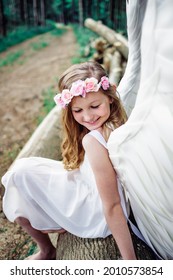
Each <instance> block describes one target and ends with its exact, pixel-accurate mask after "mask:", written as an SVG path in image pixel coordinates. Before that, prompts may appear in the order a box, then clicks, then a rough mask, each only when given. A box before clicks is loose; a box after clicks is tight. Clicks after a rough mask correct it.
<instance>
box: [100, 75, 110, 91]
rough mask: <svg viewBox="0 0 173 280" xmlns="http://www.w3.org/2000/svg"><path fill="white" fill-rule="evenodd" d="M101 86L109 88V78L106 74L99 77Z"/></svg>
mask: <svg viewBox="0 0 173 280" xmlns="http://www.w3.org/2000/svg"><path fill="white" fill-rule="evenodd" d="M101 86H102V88H103V89H104V90H107V89H108V88H109V80H108V78H107V77H106V76H103V77H102V78H101Z"/></svg>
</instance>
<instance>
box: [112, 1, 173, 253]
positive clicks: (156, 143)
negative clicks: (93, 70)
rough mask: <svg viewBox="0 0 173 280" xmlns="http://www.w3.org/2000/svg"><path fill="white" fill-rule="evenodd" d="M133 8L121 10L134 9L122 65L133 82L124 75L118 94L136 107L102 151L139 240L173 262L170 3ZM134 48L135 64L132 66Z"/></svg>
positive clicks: (172, 31) (172, 35) (172, 43)
mask: <svg viewBox="0 0 173 280" xmlns="http://www.w3.org/2000/svg"><path fill="white" fill-rule="evenodd" d="M139 2H140V1H137V0H134V1H129V4H128V5H129V6H128V7H127V8H128V9H129V14H132V11H131V12H130V10H131V9H132V8H134V7H133V5H134V6H135V5H136V7H135V8H136V14H134V18H133V22H132V24H134V25H135V22H136V24H138V23H140V26H141V37H140V36H138V35H140V34H136V47H135V46H133V47H132V51H131V52H130V56H132V59H131V58H129V59H130V60H129V62H128V63H129V64H131V65H132V67H131V66H130V65H129V66H128V72H129V69H131V70H132V71H133V73H131V77H133V78H129V76H128V75H129V74H128V73H126V74H125V76H124V78H123V79H122V81H121V84H120V88H119V92H120V95H121V96H122V99H123V100H124V104H125V105H126V107H127V106H128V100H131V104H133V105H134V103H135V102H134V100H133V98H134V94H133V96H132V98H131V96H130V92H128V91H126V90H127V89H128V86H129V87H130V88H132V89H133V90H134V89H135V90H136V96H137V98H136V103H135V106H134V109H133V110H132V112H131V114H130V117H129V119H128V121H127V123H126V124H124V125H123V126H121V127H120V128H118V129H116V130H115V131H114V132H112V134H111V135H110V137H109V140H108V143H107V145H108V151H109V154H110V158H111V161H112V163H113V165H114V167H115V169H116V171H117V173H118V176H119V180H120V181H121V183H122V185H123V186H124V190H125V193H126V196H127V197H128V199H129V201H130V203H131V207H132V210H133V213H134V216H135V219H136V222H137V224H138V227H139V229H140V231H141V232H142V234H143V236H144V238H145V240H146V241H147V243H148V244H149V245H150V246H151V247H152V248H153V249H154V250H156V251H157V252H158V253H159V254H160V255H161V257H162V258H163V259H173V72H172V69H173V12H172V11H173V1H172V0H164V1H161V0H148V1H144V0H142V1H141V2H140V3H139ZM145 2H146V3H145ZM140 5H142V7H143V12H144V14H145V16H144V17H143V18H141V16H140V13H142V11H141V10H140V9H138V8H139V6H140ZM138 21H139V22H138ZM129 24H130V21H129ZM128 28H129V29H128V31H129V36H130V38H131V34H132V35H133V36H134V37H135V34H134V32H135V28H134V26H131V25H129V26H128ZM131 28H132V29H131ZM138 47H139V48H140V50H138V52H137V56H138V57H139V59H141V62H140V60H139V61H138V62H137V60H136V61H134V59H135V52H136V50H137V49H138ZM129 48H131V44H129ZM133 52H134V53H133ZM133 63H134V64H133ZM133 68H134V69H133ZM136 69H138V71H136V72H135V70H136ZM139 72H140V75H139ZM129 73H130V72H129ZM135 75H136V76H137V80H135ZM128 78H129V79H128ZM123 83H125V85H124V87H123ZM128 83H129V85H128ZM136 83H137V84H138V87H137V85H136ZM135 90H134V91H135ZM133 93H134V92H133ZM128 109H129V111H128V113H130V111H131V108H130V107H129V108H128Z"/></svg>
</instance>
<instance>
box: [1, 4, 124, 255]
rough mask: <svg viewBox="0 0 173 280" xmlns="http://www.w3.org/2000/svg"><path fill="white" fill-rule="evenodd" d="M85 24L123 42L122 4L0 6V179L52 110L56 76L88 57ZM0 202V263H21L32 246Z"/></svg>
mask: <svg viewBox="0 0 173 280" xmlns="http://www.w3.org/2000/svg"><path fill="white" fill-rule="evenodd" d="M87 18H92V19H94V20H95V21H102V23H103V24H104V25H106V26H108V27H109V28H111V29H113V30H116V32H118V33H121V34H123V35H124V36H125V37H126V36H127V34H126V0H112V1H109V0H101V1H99V0H86V1H84V0H0V177H2V175H3V174H4V173H5V172H6V170H7V169H8V168H9V166H10V165H11V164H12V162H13V161H14V160H15V158H16V156H17V155H18V154H19V152H20V151H21V150H22V148H23V147H24V145H25V144H26V142H27V141H28V139H29V138H30V137H31V136H32V134H33V132H34V131H35V129H36V128H37V126H38V125H39V124H40V122H42V120H43V119H44V118H45V116H46V115H47V114H48V113H49V112H50V111H51V109H52V108H53V107H54V106H55V104H54V102H53V96H54V95H55V90H56V89H55V88H56V85H57V76H58V75H59V74H61V73H62V72H63V71H64V70H65V69H66V68H67V67H68V66H69V65H70V64H72V63H78V62H82V61H86V60H89V59H90V58H91V57H92V55H93V52H94V49H93V48H92V47H90V48H89V52H87V53H86V51H85V48H86V47H87V46H88V45H90V43H91V41H92V40H93V39H94V38H97V37H98V34H95V33H93V32H92V31H91V30H89V29H87V28H86V27H85V26H84V22H85V20H86V19H87ZM3 192H4V191H3V187H2V186H1V188H0V196H1V199H2V197H3ZM1 199H0V259H23V258H25V257H26V256H27V255H29V254H31V253H32V251H33V250H35V244H34V243H33V242H32V241H31V239H30V238H29V237H28V236H27V235H26V234H24V233H23V232H22V231H21V229H20V228H19V227H17V226H16V225H14V224H12V223H9V222H8V220H7V219H6V217H5V215H4V213H3V211H2V205H1Z"/></svg>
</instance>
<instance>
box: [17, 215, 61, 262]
mask: <svg viewBox="0 0 173 280" xmlns="http://www.w3.org/2000/svg"><path fill="white" fill-rule="evenodd" d="M15 222H17V223H18V224H19V225H20V226H21V227H22V228H23V229H24V230H25V231H26V232H27V233H28V234H29V235H30V236H31V237H32V238H33V239H34V241H36V243H37V245H38V247H39V248H40V251H39V252H38V253H36V254H34V255H32V256H30V257H28V259H29V260H55V259H56V248H55V247H54V246H53V245H52V242H51V240H50V238H49V236H48V234H45V233H43V232H41V231H39V230H37V229H34V228H33V227H32V226H31V224H30V222H29V221H28V220H27V219H26V218H23V217H19V218H17V219H16V220H15Z"/></svg>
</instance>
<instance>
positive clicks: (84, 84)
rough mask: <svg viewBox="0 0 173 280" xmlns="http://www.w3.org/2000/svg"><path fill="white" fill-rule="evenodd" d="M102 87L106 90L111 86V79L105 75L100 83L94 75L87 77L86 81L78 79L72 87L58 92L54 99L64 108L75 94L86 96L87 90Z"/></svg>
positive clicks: (90, 90)
mask: <svg viewBox="0 0 173 280" xmlns="http://www.w3.org/2000/svg"><path fill="white" fill-rule="evenodd" d="M100 87H102V88H103V89H104V90H107V89H108V88H109V80H108V78H107V77H106V76H103V77H102V78H101V80H100V82H99V83H98V80H97V79H96V78H94V77H91V78H87V79H86V80H85V81H82V80H78V81H76V82H74V83H72V86H71V89H70V90H69V89H64V90H63V91H62V92H61V93H58V94H57V95H56V96H55V97H54V101H55V103H56V104H57V105H60V106H61V107H62V108H65V107H66V106H68V104H69V103H70V102H71V100H72V98H73V97H74V96H82V97H85V96H86V93H87V92H92V91H94V92H96V91H98V90H99V88H100Z"/></svg>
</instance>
